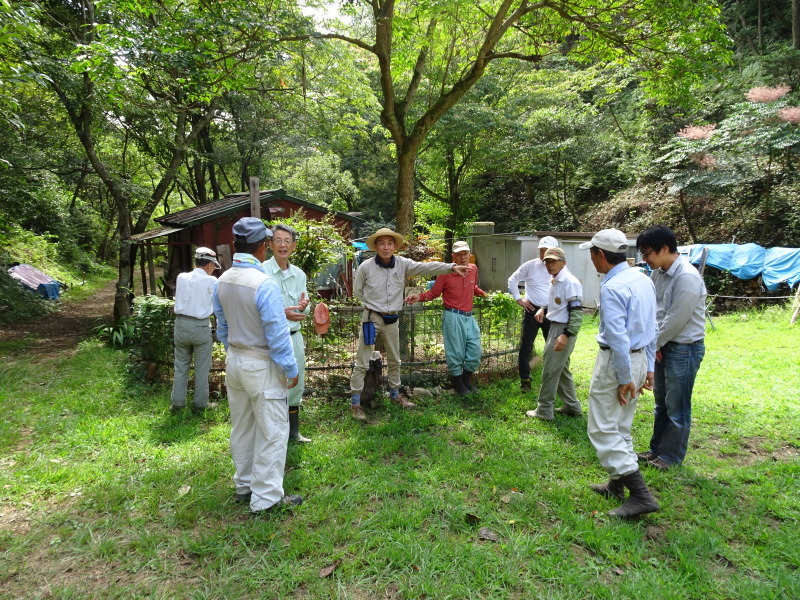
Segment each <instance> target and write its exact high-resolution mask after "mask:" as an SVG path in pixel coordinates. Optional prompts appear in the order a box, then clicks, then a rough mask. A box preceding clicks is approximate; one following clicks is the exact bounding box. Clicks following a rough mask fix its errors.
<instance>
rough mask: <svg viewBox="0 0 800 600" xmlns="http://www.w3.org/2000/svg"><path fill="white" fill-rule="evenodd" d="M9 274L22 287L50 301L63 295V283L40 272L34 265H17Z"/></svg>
mask: <svg viewBox="0 0 800 600" xmlns="http://www.w3.org/2000/svg"><path fill="white" fill-rule="evenodd" d="M8 274H9V275H11V277H13V278H14V279H16V280H17V281H19V282H20V283H21V284H22V287H24V288H26V289H28V290H30V291H32V292H36V293H38V294H41V295H42V296H44V297H45V298H47V299H48V300H55V299H56V298H58V296H59V294H60V293H61V285H62V284H61V283H59V282H58V281H56V280H55V279H53V278H52V277H50V275H48V274H47V273H44V272H43V271H40V270H39V269H37V268H36V267H34V266H33V265H17V266H16V267H11V268H10V269H9V270H8Z"/></svg>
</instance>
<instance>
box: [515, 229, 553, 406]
mask: <svg viewBox="0 0 800 600" xmlns="http://www.w3.org/2000/svg"><path fill="white" fill-rule="evenodd" d="M557 246H558V240H557V239H556V238H554V237H553V236H550V235H546V236H544V237H543V238H542V239H540V240H539V258H534V259H533V260H529V261H527V262H524V263H522V264H521V265H520V267H519V268H518V269H517V270H516V271H514V272H513V273H512V274H511V277H509V278H508V291H509V293H510V294H511V295H512V296H513V297H514V300H515V301H516V302H517V304H519V305H520V306H521V307H522V309H523V310H524V311H525V312H524V314H523V317H522V338H521V339H520V342H519V359H518V362H519V387H520V389H521V390H522V391H523V392H529V391H530V390H531V358H532V357H534V356H536V348H535V347H534V341H535V340H536V334H537V332H538V331H539V330H540V329H541V331H542V337H543V338H544V340H545V343H547V334H548V332H549V331H550V321H549V320H548V319H547V317H545V318H544V320H542V321H541V322H539V321H537V320H536V312H537V311H538V310H539V309H540V308H541V307H542V306H544V305H545V304H547V294H548V293H549V291H550V275H549V274H548V273H547V268H546V267H545V265H544V261H543V260H542V258H543V257H544V253H545V252H547V250H548V248H556V247H557ZM520 282H523V283H524V284H525V297H524V298H523V297H522V296H520V293H519V283H520Z"/></svg>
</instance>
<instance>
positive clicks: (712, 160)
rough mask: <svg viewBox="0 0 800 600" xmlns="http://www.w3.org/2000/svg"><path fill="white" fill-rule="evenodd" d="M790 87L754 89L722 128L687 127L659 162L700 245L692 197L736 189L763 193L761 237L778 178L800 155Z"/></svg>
mask: <svg viewBox="0 0 800 600" xmlns="http://www.w3.org/2000/svg"><path fill="white" fill-rule="evenodd" d="M790 92H791V89H790V88H789V86H785V85H782V86H777V87H754V88H751V89H750V90H749V91H748V92H747V93H746V94H745V100H746V101H744V102H741V103H739V104H736V105H734V106H733V107H731V110H730V113H729V114H728V116H727V117H726V118H725V119H723V120H721V121H720V122H719V123H711V124H703V125H689V126H686V127H684V128H683V129H681V130H680V131H678V133H677V134H676V135H675V137H674V138H673V139H672V140H671V142H670V143H669V144H668V145H667V146H666V147H665V148H664V154H663V155H662V156H661V157H660V158H659V159H657V162H658V163H659V164H661V165H662V166H663V167H664V174H663V175H662V179H663V180H664V181H667V182H669V184H670V187H669V192H670V193H671V194H673V195H675V196H676V197H677V198H678V201H679V203H680V205H681V212H682V215H683V217H684V219H685V220H686V224H687V227H688V229H689V233H690V235H691V237H692V239H693V241H696V233H695V229H694V227H693V226H692V223H691V219H690V211H689V208H688V204H687V197H689V196H694V197H698V196H714V195H717V194H719V193H721V192H723V191H725V190H729V189H732V188H733V187H734V186H737V185H748V186H750V187H751V189H753V188H757V189H760V190H761V222H762V234H764V235H766V233H767V228H768V227H769V220H770V216H771V214H772V202H771V200H772V196H771V192H772V187H773V184H774V181H775V178H776V177H780V176H781V175H782V174H783V173H785V172H786V171H787V170H789V169H792V168H794V167H795V165H794V162H795V161H796V158H795V157H796V155H797V153H798V151H800V129H798V124H800V107H797V106H793V105H792V104H791V97H790V96H789V94H790Z"/></svg>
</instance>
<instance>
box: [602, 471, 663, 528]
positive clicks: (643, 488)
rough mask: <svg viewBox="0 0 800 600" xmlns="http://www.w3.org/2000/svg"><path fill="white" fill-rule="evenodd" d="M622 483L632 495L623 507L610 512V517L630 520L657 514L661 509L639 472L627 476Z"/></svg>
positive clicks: (622, 479)
mask: <svg viewBox="0 0 800 600" xmlns="http://www.w3.org/2000/svg"><path fill="white" fill-rule="evenodd" d="M620 481H622V483H623V484H625V487H626V488H628V490H630V492H631V494H630V496H628V499H627V500H625V502H624V503H623V504H622V506H620V507H619V508H615V509H614V510H610V511H608V514H609V516H611V517H621V518H623V519H630V518H631V517H635V516H637V515H644V514H647V513H651V512H656V511H657V510H658V509H659V508H660V507H659V506H658V502H656V499H655V498H653V495H652V494H651V493H650V490H648V489H647V484H646V483H645V482H644V478H643V477H642V474H641V473H640V472H639V471H638V470H636V471H634V472H633V473H630V474H628V475H625V476H624V477H622V478H621V479H620Z"/></svg>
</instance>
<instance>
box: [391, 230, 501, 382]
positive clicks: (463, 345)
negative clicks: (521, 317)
mask: <svg viewBox="0 0 800 600" xmlns="http://www.w3.org/2000/svg"><path fill="white" fill-rule="evenodd" d="M469 256H470V249H469V244H467V242H456V243H455V244H453V262H454V263H456V264H457V265H463V266H465V267H467V268H468V269H469V273H468V274H467V276H466V277H461V276H460V275H458V274H456V273H447V274H445V275H439V276H438V277H437V278H436V282H435V283H434V284H433V287H432V288H431V289H430V290H429V291H427V292H425V293H422V294H411V295H410V296H408V297H407V298H406V302H408V303H409V304H411V303H413V302H428V301H430V300H433V299H434V298H438V297H439V296H441V297H442V301H443V303H444V312H443V313H442V332H443V337H444V353H445V360H446V361H447V370H448V371H450V379H451V380H452V382H453V387H454V389H455V390H456V394H458V395H459V396H466V395H467V394H471V393H473V392H477V391H478V388H477V387H476V386H475V384H474V383H473V381H472V376H473V374H474V373H475V371H477V370H478V365H480V364H481V332H480V330H479V329H478V322H477V321H476V320H475V317H473V316H472V301H473V299H474V297H475V296H485V295H486V292H484V291H483V290H482V289H481V288H479V287H478V267H476V266H475V265H473V264H470V262H469Z"/></svg>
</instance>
